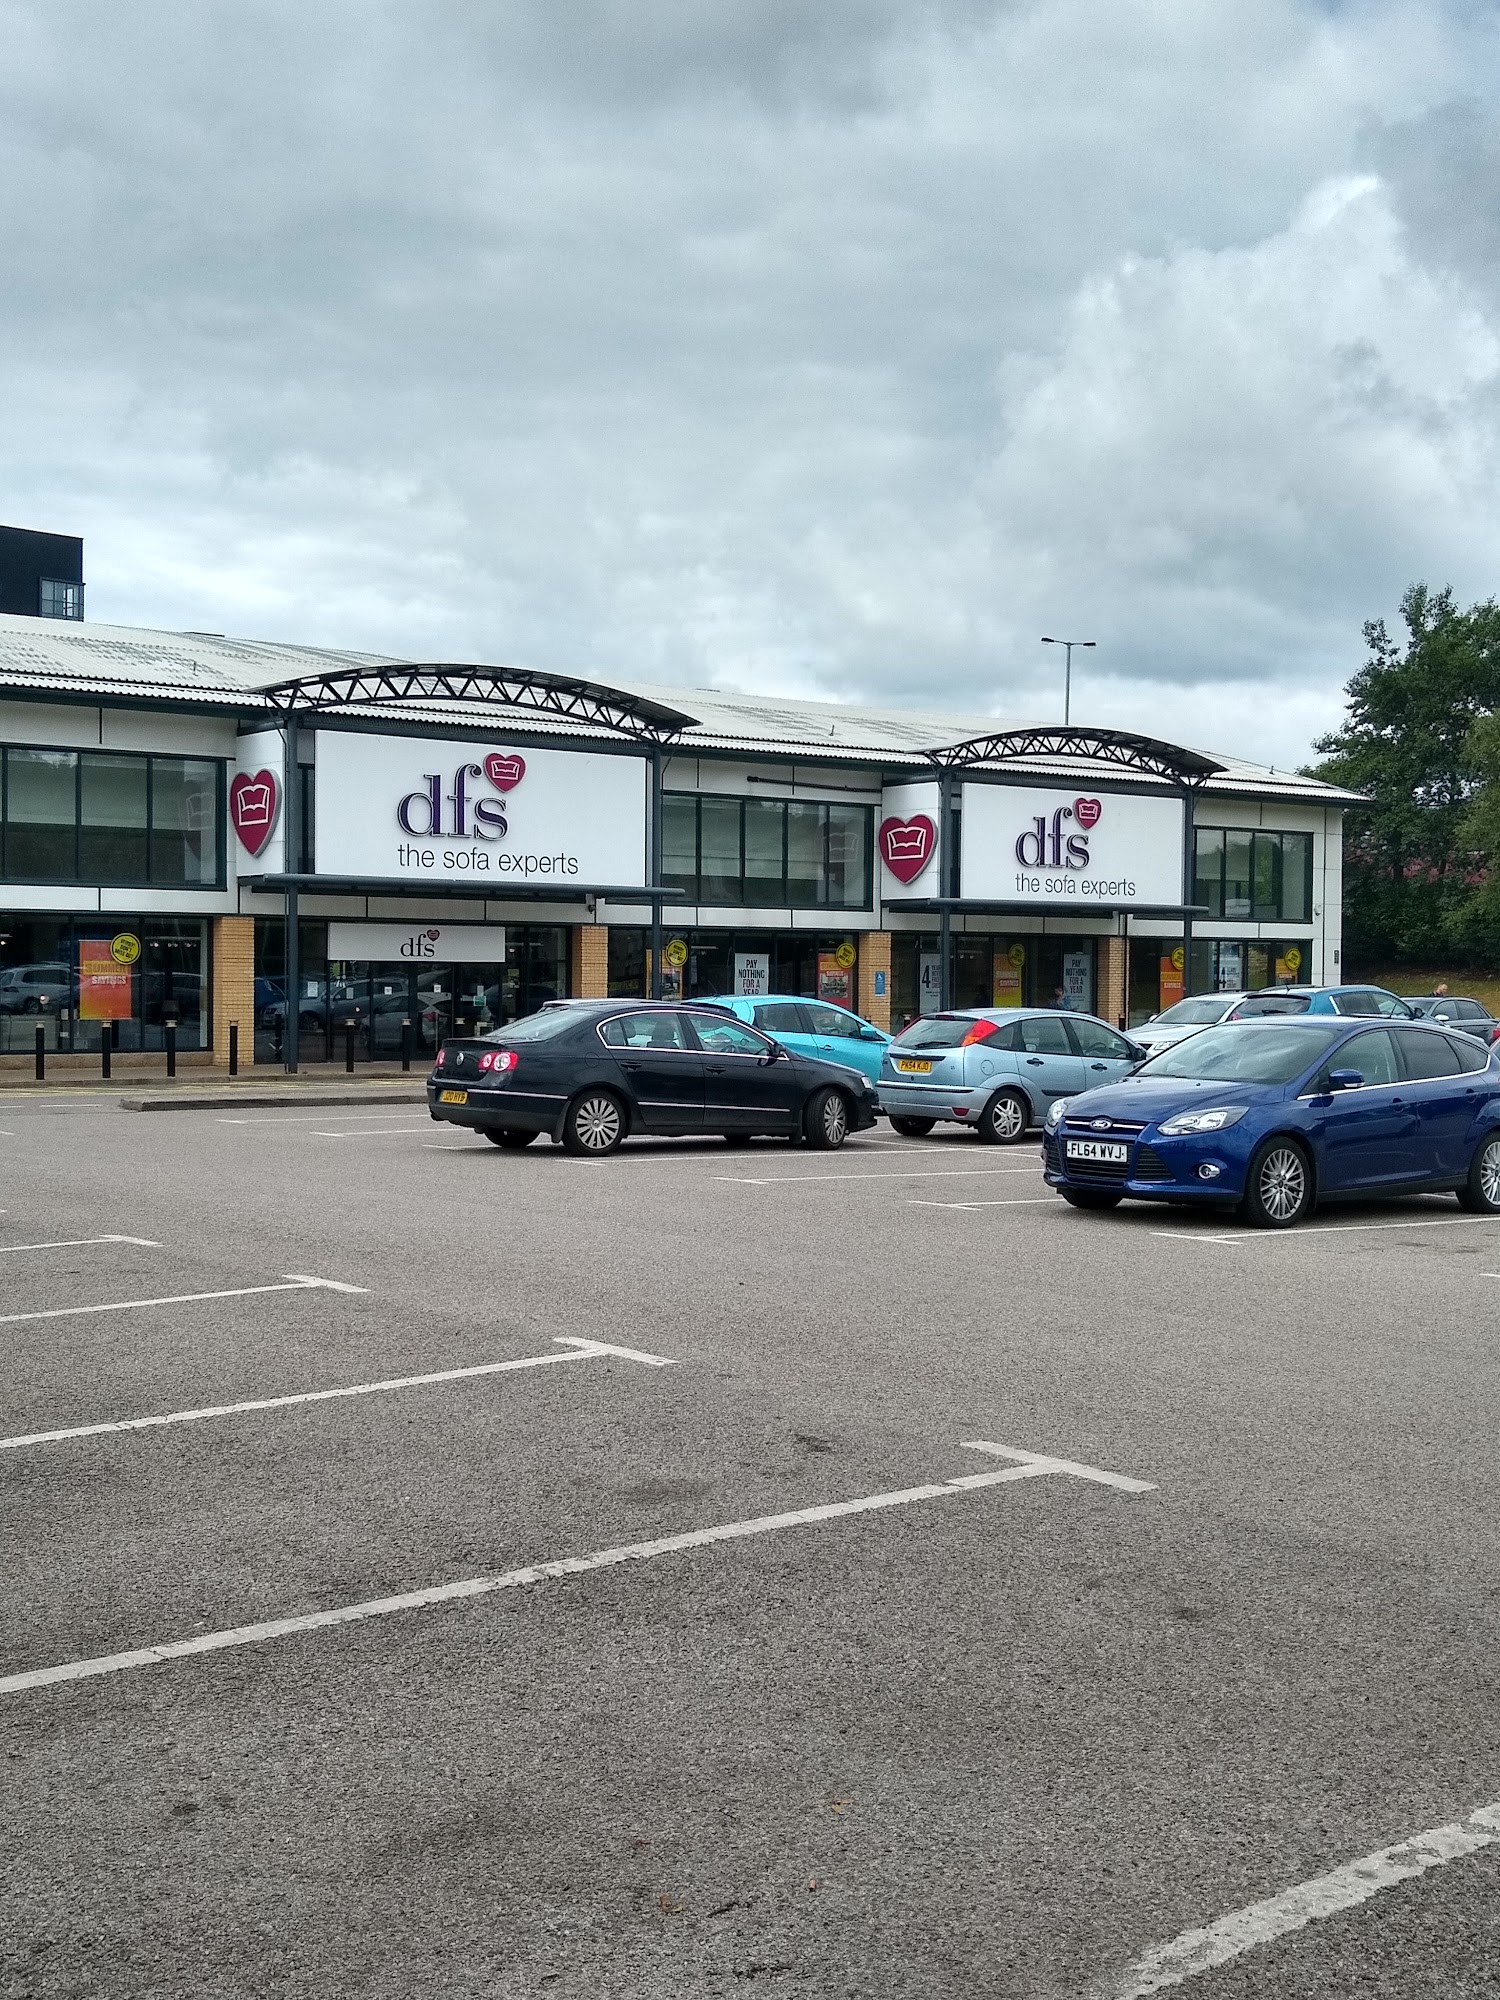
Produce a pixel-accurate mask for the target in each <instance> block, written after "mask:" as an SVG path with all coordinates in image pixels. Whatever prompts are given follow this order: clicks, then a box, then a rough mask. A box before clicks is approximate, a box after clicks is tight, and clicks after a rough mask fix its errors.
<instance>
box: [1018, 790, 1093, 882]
mask: <svg viewBox="0 0 1500 2000" xmlns="http://www.w3.org/2000/svg"><path fill="white" fill-rule="evenodd" d="M1103 811H1104V807H1103V806H1102V805H1101V803H1100V802H1099V800H1098V799H1074V801H1073V803H1072V805H1070V806H1059V807H1058V808H1057V811H1056V812H1055V813H1053V815H1052V819H1051V823H1050V824H1049V823H1048V821H1047V820H1046V819H1045V818H1043V816H1042V815H1041V814H1040V813H1038V815H1037V817H1036V818H1035V819H1034V820H1033V821H1032V822H1031V824H1030V826H1029V827H1027V829H1026V831H1025V832H1024V833H1023V834H1019V835H1017V837H1016V859H1017V861H1019V862H1020V864H1021V866H1022V867H1023V868H1062V869H1066V870H1067V871H1068V872H1069V873H1075V872H1076V871H1077V870H1078V869H1080V868H1087V867H1088V865H1089V862H1090V860H1091V858H1092V857H1091V856H1090V854H1089V830H1090V828H1092V827H1095V826H1097V825H1098V824H1099V816H1100V814H1101V813H1102V812H1103ZM1065 819H1070V820H1072V821H1073V822H1074V824H1075V825H1077V826H1081V827H1082V828H1083V829H1084V830H1083V832H1082V833H1070V834H1068V835H1067V836H1066V837H1064V834H1063V830H1062V825H1063V821H1064V820H1065Z"/></svg>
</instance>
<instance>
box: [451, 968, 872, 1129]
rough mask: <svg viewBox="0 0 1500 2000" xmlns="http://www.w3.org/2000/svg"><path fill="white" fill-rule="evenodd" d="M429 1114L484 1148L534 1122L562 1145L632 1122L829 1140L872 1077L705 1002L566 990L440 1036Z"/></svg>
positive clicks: (865, 1094) (867, 1118)
mask: <svg viewBox="0 0 1500 2000" xmlns="http://www.w3.org/2000/svg"><path fill="white" fill-rule="evenodd" d="M427 1104H428V1109H429V1110H430V1111H431V1113H432V1115H433V1117H434V1118H438V1119H444V1120H446V1121H447V1122H448V1123H449V1124H452V1125H468V1126H471V1127H472V1128H473V1129H474V1130H475V1131H478V1132H483V1134H484V1136H485V1137H486V1138H487V1139H490V1140H493V1142H494V1143H495V1144H496V1145H497V1146H529V1145H530V1144H531V1142H532V1140H533V1139H535V1138H536V1136H537V1134H538V1133H539V1132H547V1133H550V1134H551V1136H552V1137H553V1138H554V1139H557V1140H561V1142H562V1144H563V1145H564V1146H565V1147H566V1148H567V1150H568V1151H569V1152H570V1153H591V1154H603V1153H612V1152H614V1150H615V1148H616V1147H617V1146H618V1145H619V1144H620V1142H621V1140H622V1139H625V1138H627V1137H628V1136H630V1135H631V1134H632V1133H638V1132H650V1133H671V1134H675V1135H678V1136H682V1135H685V1134H689V1133H695V1132H717V1133H720V1134H722V1136H723V1137H724V1138H726V1139H728V1140H729V1141H730V1142H731V1143H733V1142H734V1141H736V1140H743V1139H746V1138H748V1137H750V1136H751V1135H753V1134H755V1133H776V1134H780V1136H781V1137H783V1138H786V1139H791V1140H794V1141H795V1140H798V1139H801V1140H805V1141H806V1142H807V1144H808V1145H810V1146H818V1147H822V1148H831V1147H835V1146H842V1145H843V1143H844V1140H845V1139H846V1138H847V1137H848V1135H849V1134H850V1133H851V1132H860V1131H863V1130H864V1129H865V1128H866V1127H867V1126H870V1125H873V1124H874V1123H875V1120H876V1117H877V1116H878V1114H879V1108H880V1107H879V1104H878V1102H877V1100H876V1096H875V1090H874V1086H873V1085H872V1084H871V1083H870V1082H869V1081H868V1080H867V1079H866V1078H865V1077H863V1076H861V1075H860V1074H859V1072H858V1071H856V1070H852V1069H845V1068H844V1067H843V1066H842V1065H841V1064H839V1063H832V1062H821V1061H816V1060H814V1059H813V1058H811V1057H809V1056H794V1055H792V1054H790V1053H789V1052H788V1051H787V1050H786V1049H784V1048H783V1047H782V1046H781V1044H780V1043H779V1042H776V1041H773V1040H772V1039H771V1037H770V1036H769V1035H762V1034H759V1033H758V1032H757V1031H756V1030H755V1029H754V1028H751V1027H748V1026H747V1025H746V1024H745V1023H744V1022H743V1021H737V1020H735V1019H733V1018H732V1017H731V1016H730V1015H728V1014H725V1013H723V1012H722V1011H720V1010H719V1009H717V1008H712V1007H694V1006H691V1005H687V1006H684V1005H681V1004H677V1003H673V1002H671V1001H649V1000H572V1001H566V1002H562V1003H559V1004H555V1005H553V1006H549V1007H544V1008H543V1009H542V1011H541V1012H540V1013H539V1014H531V1015H528V1016H527V1017H526V1018H525V1019H524V1020H520V1021H513V1022H511V1024H510V1025H509V1026H508V1027H505V1028H497V1029H496V1030H495V1031H494V1033H493V1034H488V1035H479V1036H475V1037H474V1038H473V1039H472V1040H465V1041H446V1042H444V1043H443V1045H442V1047H441V1048H440V1049H439V1050H438V1054H437V1061H436V1063H435V1065H434V1067H433V1070H432V1074H431V1075H430V1076H429V1077H428V1079H427Z"/></svg>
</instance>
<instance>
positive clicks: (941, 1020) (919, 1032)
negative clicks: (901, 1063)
mask: <svg viewBox="0 0 1500 2000" xmlns="http://www.w3.org/2000/svg"><path fill="white" fill-rule="evenodd" d="M977 1025H978V1023H977V1022H976V1020H975V1018H974V1016H973V1015H972V1014H929V1015H927V1016H926V1018H925V1019H923V1020H920V1021H913V1022H912V1024H911V1026H910V1027H909V1028H903V1029H902V1030H901V1033H900V1034H899V1035H897V1037H896V1042H897V1046H898V1047H900V1048H903V1049H956V1048H959V1047H961V1046H962V1044H963V1039H964V1036H965V1035H967V1034H968V1033H969V1032H970V1031H971V1029H973V1028H975V1027H976V1026H977Z"/></svg>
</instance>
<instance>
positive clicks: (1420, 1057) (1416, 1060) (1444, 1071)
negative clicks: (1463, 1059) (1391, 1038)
mask: <svg viewBox="0 0 1500 2000" xmlns="http://www.w3.org/2000/svg"><path fill="white" fill-rule="evenodd" d="M1394 1033H1395V1036H1396V1043H1397V1046H1398V1047H1399V1048H1400V1050H1401V1059H1402V1061H1403V1062H1404V1063H1405V1065H1406V1074H1407V1075H1408V1076H1410V1077H1424V1076H1457V1074H1458V1069H1459V1065H1458V1060H1457V1058H1456V1057H1455V1055H1454V1053H1453V1041H1454V1040H1455V1039H1456V1037H1454V1038H1453V1039H1450V1038H1449V1037H1448V1036H1447V1035H1443V1034H1439V1033H1438V1031H1437V1029H1436V1028H1397V1029H1395V1030H1394Z"/></svg>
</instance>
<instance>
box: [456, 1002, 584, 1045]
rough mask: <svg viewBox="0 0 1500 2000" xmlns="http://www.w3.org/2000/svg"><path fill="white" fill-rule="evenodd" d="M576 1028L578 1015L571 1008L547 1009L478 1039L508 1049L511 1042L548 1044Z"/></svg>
mask: <svg viewBox="0 0 1500 2000" xmlns="http://www.w3.org/2000/svg"><path fill="white" fill-rule="evenodd" d="M577 1026H578V1015H577V1014H576V1013H575V1012H574V1010H573V1009H572V1008H571V1007H547V1008H544V1009H543V1011H542V1012H541V1013H540V1014H528V1015H527V1016H526V1018H525V1020H524V1021H512V1022H511V1024H510V1026H509V1027H508V1028H496V1030H495V1031H494V1033H493V1034H491V1035H481V1036H480V1038H479V1039H480V1040H481V1041H483V1042H503V1043H504V1044H505V1046H506V1047H507V1048H509V1047H510V1045H511V1043H512V1042H550V1041H552V1040H553V1039H554V1038H555V1037H556V1036H558V1035H565V1034H566V1033H567V1032H568V1030H569V1029H570V1028H576V1027H577Z"/></svg>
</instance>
